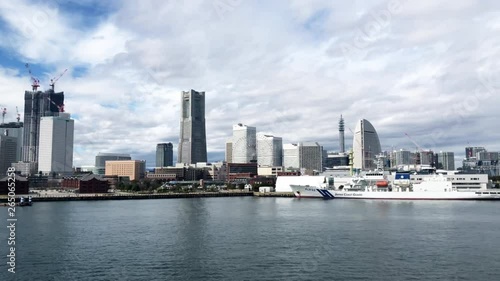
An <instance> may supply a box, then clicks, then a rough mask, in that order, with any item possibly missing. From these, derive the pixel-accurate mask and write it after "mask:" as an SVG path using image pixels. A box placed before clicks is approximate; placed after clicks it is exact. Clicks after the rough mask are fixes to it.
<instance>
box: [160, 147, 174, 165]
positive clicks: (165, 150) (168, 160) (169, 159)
mask: <svg viewBox="0 0 500 281" xmlns="http://www.w3.org/2000/svg"><path fill="white" fill-rule="evenodd" d="M173 149H174V146H173V145H172V143H171V142H169V143H159V144H157V145H156V167H158V168H160V167H169V166H173V165H174V151H173Z"/></svg>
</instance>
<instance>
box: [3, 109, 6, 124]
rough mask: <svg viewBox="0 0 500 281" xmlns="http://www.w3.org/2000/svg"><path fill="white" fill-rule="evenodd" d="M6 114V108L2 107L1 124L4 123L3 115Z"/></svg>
mask: <svg viewBox="0 0 500 281" xmlns="http://www.w3.org/2000/svg"><path fill="white" fill-rule="evenodd" d="M6 114H7V108H5V107H4V108H3V109H2V124H4V123H5V115H6Z"/></svg>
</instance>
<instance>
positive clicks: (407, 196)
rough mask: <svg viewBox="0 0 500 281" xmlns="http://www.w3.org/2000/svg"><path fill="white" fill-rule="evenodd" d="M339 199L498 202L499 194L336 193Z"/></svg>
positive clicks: (458, 192) (461, 192) (469, 192)
mask: <svg viewBox="0 0 500 281" xmlns="http://www.w3.org/2000/svg"><path fill="white" fill-rule="evenodd" d="M334 196H335V198H339V199H380V200H500V194H483V193H482V192H473V191H453V192H373V191H369V192H367V191H360V192H354V191H348V192H342V191H336V192H335V193H334Z"/></svg>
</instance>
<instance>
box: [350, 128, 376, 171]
mask: <svg viewBox="0 0 500 281" xmlns="http://www.w3.org/2000/svg"><path fill="white" fill-rule="evenodd" d="M353 139H354V140H353V144H352V147H353V153H354V159H353V168H354V169H362V170H373V169H375V168H376V167H377V164H376V161H375V160H376V158H375V156H377V155H379V154H380V153H381V152H382V148H381V147H380V140H379V138H378V134H377V131H376V130H375V128H374V127H373V125H372V124H371V123H370V122H369V121H368V120H366V119H361V120H359V121H358V123H357V124H356V129H355V130H354V138H353Z"/></svg>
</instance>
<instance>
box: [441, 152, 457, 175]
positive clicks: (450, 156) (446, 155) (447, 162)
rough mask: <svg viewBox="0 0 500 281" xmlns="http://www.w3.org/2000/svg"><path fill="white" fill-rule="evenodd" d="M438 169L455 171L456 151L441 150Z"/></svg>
mask: <svg viewBox="0 0 500 281" xmlns="http://www.w3.org/2000/svg"><path fill="white" fill-rule="evenodd" d="M437 158H438V160H437V162H438V166H437V168H438V169H443V170H448V171H453V170H455V153H453V152H443V151H440V152H439V153H438V154H437Z"/></svg>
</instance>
